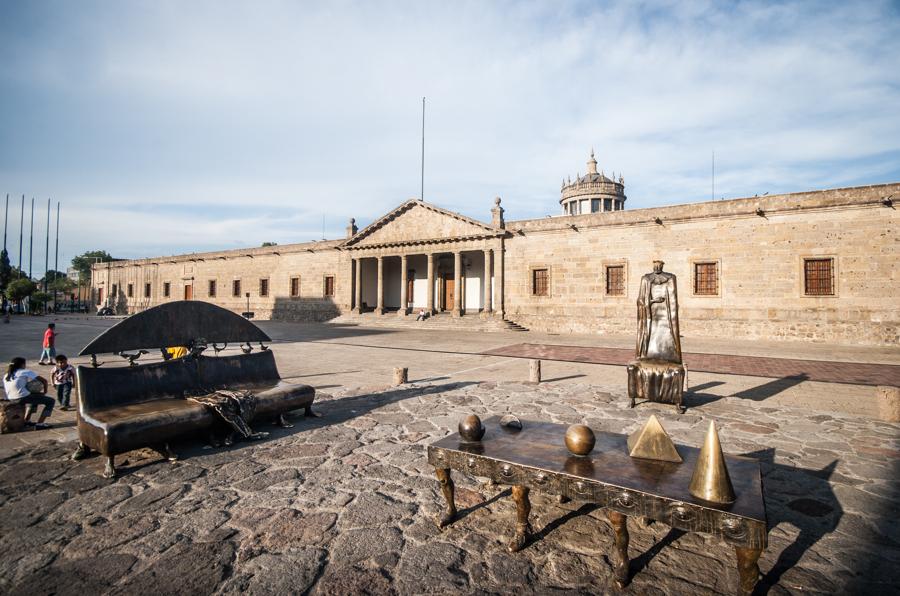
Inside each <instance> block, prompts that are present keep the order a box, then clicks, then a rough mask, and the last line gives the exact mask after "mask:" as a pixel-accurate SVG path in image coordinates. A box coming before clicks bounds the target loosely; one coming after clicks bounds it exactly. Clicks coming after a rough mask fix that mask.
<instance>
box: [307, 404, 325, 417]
mask: <svg viewBox="0 0 900 596" xmlns="http://www.w3.org/2000/svg"><path fill="white" fill-rule="evenodd" d="M303 415H304V416H306V417H307V418H321V417H322V415H321V414H319V413H318V412H313V409H312V405H308V406H306V409H305V410H303Z"/></svg>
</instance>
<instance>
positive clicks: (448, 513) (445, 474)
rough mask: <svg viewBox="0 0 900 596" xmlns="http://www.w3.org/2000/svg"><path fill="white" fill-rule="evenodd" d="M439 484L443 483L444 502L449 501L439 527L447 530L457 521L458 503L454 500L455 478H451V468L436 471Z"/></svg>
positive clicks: (439, 520)
mask: <svg viewBox="0 0 900 596" xmlns="http://www.w3.org/2000/svg"><path fill="white" fill-rule="evenodd" d="M434 473H435V475H436V476H437V479H438V482H440V483H441V492H442V493H443V494H444V500H445V501H447V509H446V510H445V511H444V515H442V516H441V517H440V519H438V527H439V528H441V529H444V528H446V527H447V526H449V525H450V524H452V523H453V520H455V519H456V501H455V500H454V498H453V478H451V477H450V468H437V469H435V471H434Z"/></svg>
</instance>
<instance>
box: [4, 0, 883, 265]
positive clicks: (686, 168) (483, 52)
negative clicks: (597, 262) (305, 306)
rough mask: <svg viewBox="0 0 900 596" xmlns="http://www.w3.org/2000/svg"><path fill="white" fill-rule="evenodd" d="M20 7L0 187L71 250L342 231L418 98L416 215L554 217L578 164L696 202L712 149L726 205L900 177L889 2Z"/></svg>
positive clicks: (407, 134) (404, 136)
mask: <svg viewBox="0 0 900 596" xmlns="http://www.w3.org/2000/svg"><path fill="white" fill-rule="evenodd" d="M23 6H24V5H17V6H15V7H14V6H13V5H11V4H7V5H5V7H4V8H2V9H0V10H2V11H4V12H6V13H8V14H6V15H0V22H5V23H7V25H5V26H4V25H0V34H3V35H2V36H0V50H2V53H3V54H4V55H8V56H11V57H12V58H13V60H11V61H6V62H4V63H3V64H2V65H0V84H2V86H3V87H4V90H5V91H6V93H4V94H3V99H0V101H2V102H4V105H3V107H4V108H8V109H4V110H3V114H4V115H3V116H2V117H0V129H2V130H3V131H4V133H5V134H4V137H5V138H13V139H16V140H17V141H18V142H16V143H10V144H5V145H4V146H3V147H2V148H0V164H2V165H0V179H3V180H6V181H7V185H8V186H9V190H10V192H12V193H14V194H15V193H17V192H26V193H28V194H29V196H30V194H31V193H32V192H34V193H40V194H42V195H48V194H49V195H51V196H53V197H54V198H59V199H61V200H62V201H63V204H64V208H66V210H67V211H68V212H69V213H72V214H73V215H72V218H71V219H69V220H68V221H66V222H64V223H67V224H69V225H70V226H72V227H70V228H69V229H68V230H67V233H66V234H65V238H66V242H67V243H68V244H67V245H66V247H67V249H68V250H69V251H71V252H77V251H79V250H84V249H88V248H107V249H109V250H111V251H112V252H114V253H116V254H121V255H128V256H138V255H149V254H156V253H160V252H166V251H168V252H180V251H184V250H191V249H193V248H200V247H202V248H204V249H205V248H211V247H214V246H221V247H232V246H234V245H235V243H236V242H242V243H245V244H248V245H255V244H258V243H259V242H261V241H264V240H276V241H279V242H286V241H291V240H307V239H310V238H313V237H317V236H319V235H320V234H321V217H322V214H323V213H324V214H325V215H326V224H327V225H326V227H327V233H328V235H329V236H330V237H335V236H340V235H342V234H343V227H344V225H346V219H347V218H348V217H350V216H355V217H356V218H357V220H358V221H359V222H360V223H366V222H367V221H368V220H371V219H372V218H374V217H377V216H378V215H380V214H382V213H383V212H385V211H387V210H388V209H390V208H392V207H393V206H395V205H396V204H398V203H400V202H401V201H403V200H405V199H407V198H409V197H410V196H414V195H416V194H417V193H418V187H419V180H418V173H419V142H420V140H419V125H420V120H419V118H420V113H419V108H420V103H419V102H420V99H421V96H422V95H427V96H428V119H427V125H426V130H427V141H426V183H425V193H426V199H427V200H431V201H434V202H436V203H438V204H440V205H442V206H444V207H447V208H450V209H453V210H458V211H462V212H465V213H467V214H470V215H473V216H476V217H481V218H482V219H487V217H488V213H489V209H490V206H491V199H492V197H493V196H494V195H497V194H500V195H502V196H503V197H504V206H505V207H506V208H507V214H508V215H509V216H510V217H511V218H525V217H535V216H538V217H539V216H542V215H544V214H548V213H557V212H558V209H559V208H558V204H557V201H558V189H559V182H560V180H561V179H562V178H563V177H565V176H567V175H575V173H576V172H578V171H580V172H582V173H583V172H584V167H585V166H584V162H585V160H586V158H587V152H588V150H589V148H590V147H591V146H592V145H593V146H594V147H595V149H596V150H597V156H598V159H599V161H600V166H601V167H602V168H604V169H605V170H606V171H607V172H609V171H611V170H615V172H617V173H619V172H623V173H624V175H625V179H626V192H627V193H628V195H629V206H631V207H641V206H650V205H656V204H665V203H673V202H687V201H696V200H705V199H706V198H708V196H709V186H710V185H709V182H710V181H709V160H710V152H711V151H712V150H713V149H715V150H716V156H717V171H718V176H717V188H718V192H717V194H719V195H725V196H744V195H752V194H755V193H757V192H759V193H762V192H766V191H768V192H771V193H774V192H781V191H791V190H801V189H806V188H822V187H828V186H840V185H847V184H855V183H871V182H879V181H887V180H890V179H896V178H898V177H900V168H898V165H897V156H898V155H900V116H898V110H897V109H896V107H897V105H900V101H898V100H900V91H898V90H900V74H898V73H900V58H898V56H900V35H898V33H900V19H898V18H897V16H898V14H897V8H896V7H895V6H894V5H891V4H889V3H874V2H873V3H849V4H846V5H845V4H836V5H834V6H828V5H824V4H819V5H810V4H771V5H770V4H761V3H760V4H752V3H741V4H735V5H723V4H720V3H713V2H687V3H684V2H668V3H651V4H632V3H615V4H610V5H604V6H595V5H593V4H587V3H585V4H562V5H557V4H556V3H549V2H548V3H540V2H531V3H478V2H473V3H468V4H458V3H454V4H446V3H412V2H409V3H395V4H390V5H385V4H384V3H351V2H346V3H328V4H326V5H321V6H316V5H312V4H301V3H294V2H276V1H272V2H261V3H252V4H248V3H240V2H233V3H220V2H215V3H189V4H185V3H180V2H154V3H146V4H141V3H127V4H117V5H110V4H108V3H103V4H94V5H91V4H79V5H78V6H74V5H69V4H65V3H62V4H58V5H43V4H42V5H37V6H25V7H23ZM14 9H15V10H14ZM35 11H36V12H35ZM4 16H5V17H8V18H2V17H4ZM6 133H8V134H6ZM18 189H21V190H18ZM130 205H144V206H147V205H150V206H152V207H153V209H149V210H148V209H147V208H143V209H141V210H140V211H139V212H137V214H135V213H133V212H132V210H130V209H129V206H130ZM241 207H244V208H245V211H242V212H240V213H239V214H238V215H236V211H240V208H241ZM135 219H138V220H139V222H140V225H138V226H135V225H134V220H135ZM75 224H77V225H75Z"/></svg>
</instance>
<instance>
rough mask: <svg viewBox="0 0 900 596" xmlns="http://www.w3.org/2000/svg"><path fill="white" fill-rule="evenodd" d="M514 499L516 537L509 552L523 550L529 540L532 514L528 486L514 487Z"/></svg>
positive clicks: (509, 545)
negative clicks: (529, 522) (530, 515)
mask: <svg viewBox="0 0 900 596" xmlns="http://www.w3.org/2000/svg"><path fill="white" fill-rule="evenodd" d="M512 497H513V500H514V501H515V502H516V535H515V536H514V537H513V539H512V540H511V541H510V542H509V544H508V545H507V549H509V552H511V553H514V552H517V551H519V550H522V547H523V546H525V540H526V539H527V538H528V530H529V525H528V516H529V514H530V513H531V502H530V501H529V500H528V487H527V486H519V485H516V486H513V487H512Z"/></svg>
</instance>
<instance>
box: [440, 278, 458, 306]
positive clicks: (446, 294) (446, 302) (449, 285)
mask: <svg viewBox="0 0 900 596" xmlns="http://www.w3.org/2000/svg"><path fill="white" fill-rule="evenodd" d="M441 282H442V284H443V286H444V287H443V291H442V292H441V310H453V300H454V296H455V292H456V287H455V286H456V283H455V280H454V279H453V274H452V273H445V274H444V275H443V277H442V278H441Z"/></svg>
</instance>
